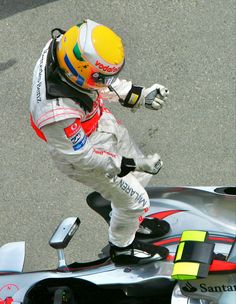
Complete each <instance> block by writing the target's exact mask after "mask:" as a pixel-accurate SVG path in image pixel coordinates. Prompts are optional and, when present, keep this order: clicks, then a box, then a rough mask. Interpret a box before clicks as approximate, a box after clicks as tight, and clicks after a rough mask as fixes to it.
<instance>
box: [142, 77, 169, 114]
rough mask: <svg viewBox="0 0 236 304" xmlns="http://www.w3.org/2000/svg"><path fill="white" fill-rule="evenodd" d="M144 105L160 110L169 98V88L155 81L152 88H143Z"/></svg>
mask: <svg viewBox="0 0 236 304" xmlns="http://www.w3.org/2000/svg"><path fill="white" fill-rule="evenodd" d="M142 95H143V97H144V105H145V107H146V108H148V109H151V110H159V109H161V108H162V106H163V104H164V102H165V101H166V100H167V96H168V95H169V90H168V89H167V88H165V87H164V86H162V85H161V84H158V83H155V84H153V85H152V86H151V87H150V88H147V89H143V93H142Z"/></svg>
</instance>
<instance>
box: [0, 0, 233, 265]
mask: <svg viewBox="0 0 236 304" xmlns="http://www.w3.org/2000/svg"><path fill="white" fill-rule="evenodd" d="M235 8H236V2H235V1H234V0H225V1H222V0H208V1H203V0H196V1H195V0H185V1H184V0H163V1H161V0H155V1H149V0H142V1H141V0H131V1H129V0H123V1H122V0H119V1H118V0H112V1H111V0H101V1H95V0H94V1H92V0H87V1H83V0H80V1H76V0H61V1H10V0H8V1H6V0H3V1H2V0H0V37H1V39H0V106H1V110H0V130H1V137H0V141H1V143H0V189H1V190H0V193H1V195H0V208H1V209H0V244H1V245H3V244H4V243H6V242H11V241H18V240H25V241H26V263H25V270H35V269H39V268H40V269H45V268H48V267H49V268H53V267H56V252H54V250H53V249H51V248H49V246H48V239H49V236H50V235H51V233H52V232H53V231H54V228H55V227H56V226H57V224H58V223H59V221H60V220H61V219H63V218H65V217H67V216H79V217H80V219H81V222H82V224H81V226H80V229H79V231H78V232H77V234H76V235H75V237H74V241H73V242H72V244H70V245H69V248H68V250H67V255H66V256H67V259H68V262H70V261H73V260H74V259H76V260H79V261H89V260H90V259H96V257H97V254H98V253H99V250H100V248H101V247H102V246H104V245H105V244H106V242H107V227H106V224H105V223H104V222H103V220H102V219H101V218H100V217H99V216H98V215H97V214H95V213H94V212H93V211H91V210H90V209H89V208H88V207H87V206H86V203H85V197H86V195H87V194H89V193H90V192H91V191H92V189H90V188H87V187H84V186H82V185H80V184H78V183H76V182H74V181H71V180H69V178H67V177H66V176H63V175H62V174H61V173H59V172H58V171H57V170H56V169H55V168H54V166H53V163H52V161H51V159H50V157H49V155H48V153H47V147H46V145H45V144H44V143H42V142H41V141H39V140H38V139H37V138H36V137H35V136H34V134H33V132H32V130H31V128H30V125H29V110H28V107H29V106H28V105H29V97H30V91H31V79H32V72H33V68H34V65H35V62H36V60H37V59H38V57H39V55H40V52H41V50H42V48H43V46H44V44H45V43H46V42H47V41H48V39H49V38H50V30H51V29H52V28H54V27H61V28H64V29H67V28H69V27H70V26H71V25H73V24H76V23H78V22H79V21H81V20H83V19H86V18H90V19H93V20H95V21H98V22H100V23H103V24H106V25H108V26H110V27H111V28H113V29H114V30H115V31H116V32H117V33H119V34H120V35H121V36H122V38H123V41H124V44H125V48H126V67H125V69H124V72H123V74H122V75H121V76H122V77H124V78H127V79H132V80H133V82H134V83H135V84H140V85H145V86H149V85H151V84H153V83H154V82H159V83H162V84H164V85H165V86H167V87H168V88H169V90H170V96H169V101H168V103H167V104H166V105H165V106H164V107H163V109H162V110H161V111H158V112H155V111H148V110H143V111H141V110H140V111H139V112H136V113H131V112H130V111H129V110H127V109H125V108H122V107H121V106H120V105H119V104H108V107H109V108H110V109H111V110H112V111H113V113H114V114H115V115H116V116H117V118H119V119H120V120H122V121H123V123H124V124H126V126H127V128H128V129H129V131H130V133H131V134H132V136H133V137H134V138H135V139H136V142H137V143H138V144H139V145H140V147H141V148H142V149H143V151H144V152H145V153H146V154H148V153H154V152H156V151H157V152H158V153H160V155H161V156H162V159H163V161H164V167H163V169H162V170H161V172H160V174H159V175H158V176H155V177H154V178H153V180H152V183H151V185H157V184H160V185H178V186H180V185H188V186H189V185H192V186H211V185H235V184H236V156H235V151H236V145H235V142H236V136H235V135H236V134H235V133H236V132H235V118H236V109H235V90H234V89H235V87H234V86H235V52H236V47H235V21H234V20H235Z"/></svg>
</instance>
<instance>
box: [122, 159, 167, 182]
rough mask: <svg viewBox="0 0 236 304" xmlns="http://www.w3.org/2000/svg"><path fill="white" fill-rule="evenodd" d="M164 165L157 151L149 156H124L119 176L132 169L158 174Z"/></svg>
mask: <svg viewBox="0 0 236 304" xmlns="http://www.w3.org/2000/svg"><path fill="white" fill-rule="evenodd" d="M162 165H163V162H162V160H161V158H160V156H159V155H158V154H157V153H155V154H153V155H148V156H147V157H137V158H135V159H133V158H126V157H123V158H122V162H121V172H120V174H118V176H119V177H123V176H125V175H127V174H128V173H129V172H131V171H140V172H146V173H149V174H157V173H158V172H159V171H160V170H161V167H162Z"/></svg>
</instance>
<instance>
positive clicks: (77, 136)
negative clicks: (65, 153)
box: [64, 119, 87, 151]
mask: <svg viewBox="0 0 236 304" xmlns="http://www.w3.org/2000/svg"><path fill="white" fill-rule="evenodd" d="M64 131H65V134H66V136H67V138H69V139H70V141H71V143H72V146H73V149H74V150H75V151H78V150H80V149H81V148H82V147H83V146H84V145H85V143H86V141H87V136H86V134H85V133H84V130H83V128H82V127H81V122H80V120H79V119H76V120H75V121H74V122H73V123H72V124H71V125H70V126H69V127H66V128H65V129H64Z"/></svg>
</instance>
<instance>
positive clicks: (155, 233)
mask: <svg viewBox="0 0 236 304" xmlns="http://www.w3.org/2000/svg"><path fill="white" fill-rule="evenodd" d="M169 230H170V224H169V223H168V222H166V221H164V220H159V219H158V218H147V217H145V218H144V220H143V221H142V223H141V224H140V226H139V229H138V231H137V232H136V237H138V238H155V237H161V236H163V235H165V234H166V233H168V232H169Z"/></svg>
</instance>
